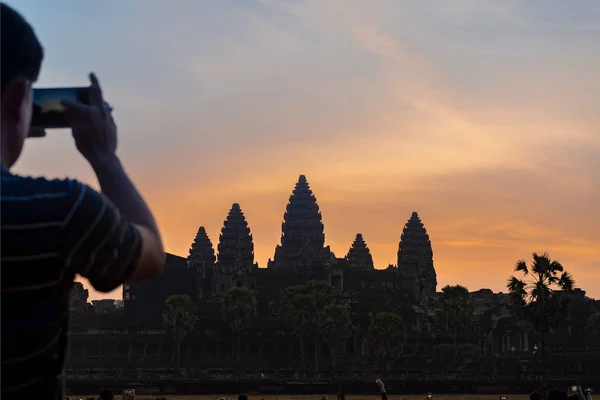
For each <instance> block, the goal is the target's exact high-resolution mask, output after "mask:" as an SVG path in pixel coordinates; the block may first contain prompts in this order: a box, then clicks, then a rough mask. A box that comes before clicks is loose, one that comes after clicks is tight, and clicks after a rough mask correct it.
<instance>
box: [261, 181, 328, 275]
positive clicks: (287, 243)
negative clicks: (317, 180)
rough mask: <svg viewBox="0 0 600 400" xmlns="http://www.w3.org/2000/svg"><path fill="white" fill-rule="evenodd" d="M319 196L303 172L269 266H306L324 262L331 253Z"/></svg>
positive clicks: (285, 215) (291, 198) (297, 268)
mask: <svg viewBox="0 0 600 400" xmlns="http://www.w3.org/2000/svg"><path fill="white" fill-rule="evenodd" d="M324 228H325V227H324V226H323V222H322V217H321V212H320V211H319V205H318V204H317V199H316V197H315V195H314V194H313V192H312V190H310V186H309V185H308V181H307V180H306V176H304V175H300V178H299V179H298V183H296V187H295V188H294V191H293V192H292V195H291V196H290V201H289V203H288V205H287V207H286V209H285V213H284V214H283V223H282V224H281V245H278V246H277V247H276V248H275V256H274V257H273V261H271V260H269V262H268V264H267V268H287V269H293V270H296V271H297V270H300V269H302V268H304V269H307V268H310V267H312V266H313V265H315V264H316V265H319V264H320V265H325V264H327V262H328V261H329V259H330V257H331V250H330V249H329V246H327V247H324V245H325V232H324Z"/></svg>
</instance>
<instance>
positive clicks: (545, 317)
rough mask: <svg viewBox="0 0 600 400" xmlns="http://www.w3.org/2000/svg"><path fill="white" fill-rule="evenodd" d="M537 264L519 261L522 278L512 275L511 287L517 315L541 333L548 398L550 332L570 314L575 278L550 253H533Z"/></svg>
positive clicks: (509, 286)
mask: <svg viewBox="0 0 600 400" xmlns="http://www.w3.org/2000/svg"><path fill="white" fill-rule="evenodd" d="M532 256H533V263H532V264H531V266H530V267H529V266H527V263H526V262H525V260H520V261H517V265H516V267H515V272H519V273H521V274H522V275H523V278H522V279H519V278H517V277H515V276H511V277H510V278H509V280H508V284H507V288H508V290H509V293H510V296H511V298H512V301H513V305H514V307H515V311H516V313H517V315H519V316H520V317H521V318H522V319H523V320H524V321H525V322H527V323H529V324H531V326H532V327H533V329H534V330H535V331H536V332H537V333H538V334H539V335H540V353H541V356H542V365H543V369H544V370H543V376H542V394H543V396H544V399H547V398H548V362H547V354H546V340H547V334H548V333H549V331H550V330H551V329H554V328H556V327H557V326H558V325H559V323H560V322H561V321H562V320H563V319H564V318H565V317H566V316H567V313H568V306H569V294H570V293H571V292H572V291H573V286H574V284H575V282H574V281H573V277H572V276H571V274H569V273H568V272H567V271H565V269H564V267H563V266H562V264H561V263H560V262H558V261H556V260H552V259H551V258H550V255H549V254H548V253H543V254H537V253H533V255H532Z"/></svg>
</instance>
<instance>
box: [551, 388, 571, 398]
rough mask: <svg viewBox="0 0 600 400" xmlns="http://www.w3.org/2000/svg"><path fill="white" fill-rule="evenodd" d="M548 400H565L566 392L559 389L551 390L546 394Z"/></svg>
mask: <svg viewBox="0 0 600 400" xmlns="http://www.w3.org/2000/svg"><path fill="white" fill-rule="evenodd" d="M548 400H567V392H565V391H564V390H560V389H554V390H551V391H550V393H548Z"/></svg>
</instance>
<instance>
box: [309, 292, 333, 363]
mask: <svg viewBox="0 0 600 400" xmlns="http://www.w3.org/2000/svg"><path fill="white" fill-rule="evenodd" d="M303 286H304V290H306V292H307V293H308V294H309V295H311V296H312V297H313V299H314V305H315V312H314V314H313V318H312V320H311V322H312V324H311V325H312V329H313V330H314V340H315V347H314V369H315V372H317V371H318V370H319V343H320V339H321V333H320V332H319V323H320V321H322V320H323V319H324V318H325V310H326V309H327V307H329V306H331V305H332V304H333V303H334V299H335V292H334V289H333V287H332V286H331V285H329V284H328V283H327V282H324V281H310V282H308V283H306V285H303Z"/></svg>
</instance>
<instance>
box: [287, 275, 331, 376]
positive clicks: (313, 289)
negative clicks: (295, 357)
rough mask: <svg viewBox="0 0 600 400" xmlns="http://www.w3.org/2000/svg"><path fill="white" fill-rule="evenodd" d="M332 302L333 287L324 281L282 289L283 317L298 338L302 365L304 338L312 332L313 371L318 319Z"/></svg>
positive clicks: (315, 366)
mask: <svg viewBox="0 0 600 400" xmlns="http://www.w3.org/2000/svg"><path fill="white" fill-rule="evenodd" d="M334 302H335V289H334V288H333V287H331V286H330V285H329V284H328V283H327V282H325V281H309V282H307V283H306V284H304V285H298V286H291V287H289V288H286V289H284V291H283V308H284V318H285V320H286V321H287V323H288V325H289V326H291V327H292V328H293V329H294V332H295V333H296V334H297V335H298V337H299V338H300V348H301V349H300V351H301V352H302V366H303V367H304V365H305V364H304V362H305V358H304V344H305V338H306V336H308V335H309V334H310V332H312V333H313V337H314V342H315V347H314V369H315V372H316V371H318V370H319V339H320V338H321V335H320V333H319V321H321V320H322V319H323V318H324V312H325V309H326V308H327V307H328V306H330V305H332V304H334Z"/></svg>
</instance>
